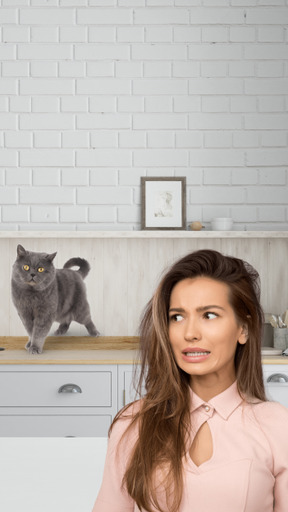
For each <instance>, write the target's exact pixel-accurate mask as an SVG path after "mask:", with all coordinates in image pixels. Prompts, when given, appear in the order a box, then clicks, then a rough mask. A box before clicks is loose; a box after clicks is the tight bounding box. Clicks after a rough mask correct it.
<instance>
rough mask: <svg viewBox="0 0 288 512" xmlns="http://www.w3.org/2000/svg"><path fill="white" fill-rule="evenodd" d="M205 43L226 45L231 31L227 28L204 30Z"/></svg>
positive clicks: (203, 38)
mask: <svg viewBox="0 0 288 512" xmlns="http://www.w3.org/2000/svg"><path fill="white" fill-rule="evenodd" d="M202 41H203V43H226V42H228V41H229V29H228V27H225V26H220V25H219V26H217V27H215V26H210V27H203V28H202Z"/></svg>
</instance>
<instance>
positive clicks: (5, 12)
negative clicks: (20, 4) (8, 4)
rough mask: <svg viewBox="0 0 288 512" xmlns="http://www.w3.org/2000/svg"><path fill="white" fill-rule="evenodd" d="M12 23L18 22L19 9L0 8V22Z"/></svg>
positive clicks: (2, 23)
mask: <svg viewBox="0 0 288 512" xmlns="http://www.w3.org/2000/svg"><path fill="white" fill-rule="evenodd" d="M10 23H17V9H3V8H2V7H1V10H0V24H1V25H6V24H10Z"/></svg>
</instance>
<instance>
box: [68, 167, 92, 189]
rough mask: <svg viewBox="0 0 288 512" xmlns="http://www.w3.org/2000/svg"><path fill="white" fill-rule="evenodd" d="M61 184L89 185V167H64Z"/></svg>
mask: <svg viewBox="0 0 288 512" xmlns="http://www.w3.org/2000/svg"><path fill="white" fill-rule="evenodd" d="M61 185H64V186H65V185H68V186H88V185H89V169H80V168H79V167H78V168H74V167H72V168H70V169H62V171H61Z"/></svg>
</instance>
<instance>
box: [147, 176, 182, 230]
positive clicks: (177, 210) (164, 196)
mask: <svg viewBox="0 0 288 512" xmlns="http://www.w3.org/2000/svg"><path fill="white" fill-rule="evenodd" d="M185 225H186V177H185V176H181V177H177V178H174V177H173V178H172V177H162V176H161V177H153V178H150V177H149V178H146V177H142V178H141V229H143V230H152V229H154V230H161V229H162V230H164V229H169V230H170V229H179V230H183V229H185Z"/></svg>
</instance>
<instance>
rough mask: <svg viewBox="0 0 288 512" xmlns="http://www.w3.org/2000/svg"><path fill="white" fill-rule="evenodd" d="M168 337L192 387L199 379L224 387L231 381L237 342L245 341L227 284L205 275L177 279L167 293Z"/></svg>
mask: <svg viewBox="0 0 288 512" xmlns="http://www.w3.org/2000/svg"><path fill="white" fill-rule="evenodd" d="M169 338H170V342H171V346H172V349H173V352H174V356H175V359H176V362H177V365H178V366H179V367H180V368H181V369H182V370H183V371H184V372H186V373H188V374H189V375H190V376H191V384H193V389H194V383H195V384H196V383H197V382H198V383H199V382H200V381H202V382H204V381H205V382H206V383H207V384H209V385H210V384H211V385H212V386H214V385H215V386H216V387H217V384H218V386H219V385H220V387H221V386H222V387H223V386H224V389H226V387H228V386H229V385H231V384H232V383H233V382H234V380H235V378H236V376H235V365H234V356H235V351H236V347H237V343H238V342H239V343H241V344H244V343H246V340H247V329H246V326H245V325H241V324H240V325H239V322H238V321H237V319H236V316H235V313H234V311H233V309H232V306H231V305H230V302H229V287H228V285H226V284H225V283H222V282H219V281H216V280H214V279H211V278H208V277H196V278H193V279H184V280H182V281H179V282H178V283H177V284H176V285H175V286H174V288H173V290H172V293H171V297H170V308H169ZM195 392H197V391H196V389H195Z"/></svg>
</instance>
